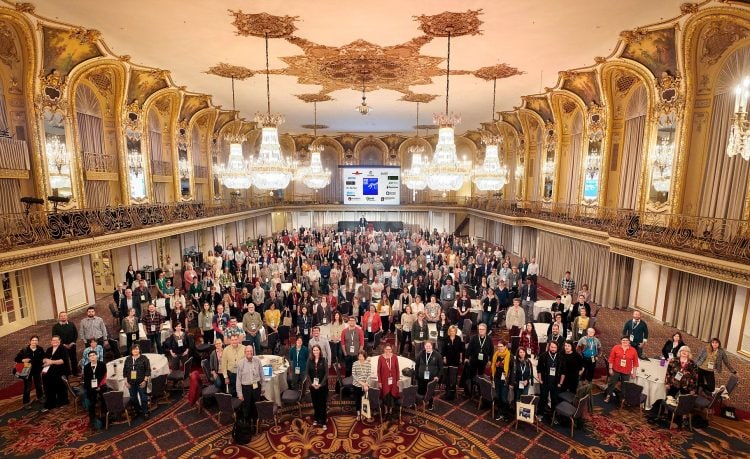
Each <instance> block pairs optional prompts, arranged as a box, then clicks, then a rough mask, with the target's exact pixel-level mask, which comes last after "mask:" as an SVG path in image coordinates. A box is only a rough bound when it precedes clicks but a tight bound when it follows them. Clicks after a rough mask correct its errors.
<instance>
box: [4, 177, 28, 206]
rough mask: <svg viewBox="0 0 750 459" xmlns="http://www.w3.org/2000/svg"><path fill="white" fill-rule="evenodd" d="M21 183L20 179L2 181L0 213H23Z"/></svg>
mask: <svg viewBox="0 0 750 459" xmlns="http://www.w3.org/2000/svg"><path fill="white" fill-rule="evenodd" d="M20 199H21V183H20V182H19V180H18V179H0V213H3V214H12V213H17V212H21V211H22V210H23V209H22V208H21V201H20Z"/></svg>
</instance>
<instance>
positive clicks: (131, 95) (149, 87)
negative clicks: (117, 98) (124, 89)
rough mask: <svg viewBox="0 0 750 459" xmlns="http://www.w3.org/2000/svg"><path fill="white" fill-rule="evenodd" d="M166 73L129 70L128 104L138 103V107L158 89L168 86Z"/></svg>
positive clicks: (162, 71)
mask: <svg viewBox="0 0 750 459" xmlns="http://www.w3.org/2000/svg"><path fill="white" fill-rule="evenodd" d="M167 73H168V72H166V71H164V70H156V69H153V70H139V69H131V70H130V83H129V85H128V103H132V102H138V104H139V105H143V103H144V102H145V101H146V99H148V97H149V96H150V95H151V94H153V93H155V92H156V91H158V90H160V89H164V88H166V87H168V86H169V83H168V82H167Z"/></svg>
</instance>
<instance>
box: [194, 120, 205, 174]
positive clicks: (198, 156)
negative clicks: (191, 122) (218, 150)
mask: <svg viewBox="0 0 750 459" xmlns="http://www.w3.org/2000/svg"><path fill="white" fill-rule="evenodd" d="M192 137H193V138H192V141H191V143H192V156H193V157H192V160H193V165H194V166H201V167H205V166H206V153H205V151H203V150H204V145H203V142H201V134H200V131H199V130H198V127H197V126H193V136H192Z"/></svg>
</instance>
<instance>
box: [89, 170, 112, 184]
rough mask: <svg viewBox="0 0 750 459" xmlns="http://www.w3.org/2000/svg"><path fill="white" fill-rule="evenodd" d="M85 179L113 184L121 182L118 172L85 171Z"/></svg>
mask: <svg viewBox="0 0 750 459" xmlns="http://www.w3.org/2000/svg"><path fill="white" fill-rule="evenodd" d="M84 178H85V179H86V180H107V181H112V182H116V181H119V180H120V176H119V173H117V172H98V171H84Z"/></svg>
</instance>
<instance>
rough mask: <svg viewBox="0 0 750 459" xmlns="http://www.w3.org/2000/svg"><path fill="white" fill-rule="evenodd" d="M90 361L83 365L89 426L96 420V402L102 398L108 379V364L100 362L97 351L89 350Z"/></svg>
mask: <svg viewBox="0 0 750 459" xmlns="http://www.w3.org/2000/svg"><path fill="white" fill-rule="evenodd" d="M87 358H88V363H87V364H86V365H85V366H84V367H83V387H84V390H85V391H86V398H87V399H88V404H89V426H91V427H93V426H94V421H95V420H96V402H97V401H98V400H99V399H100V398H101V394H102V391H103V389H104V387H106V386H105V381H106V379H107V366H106V365H105V364H104V362H100V361H99V358H98V356H97V355H96V352H95V351H89V355H88V356H87Z"/></svg>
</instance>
